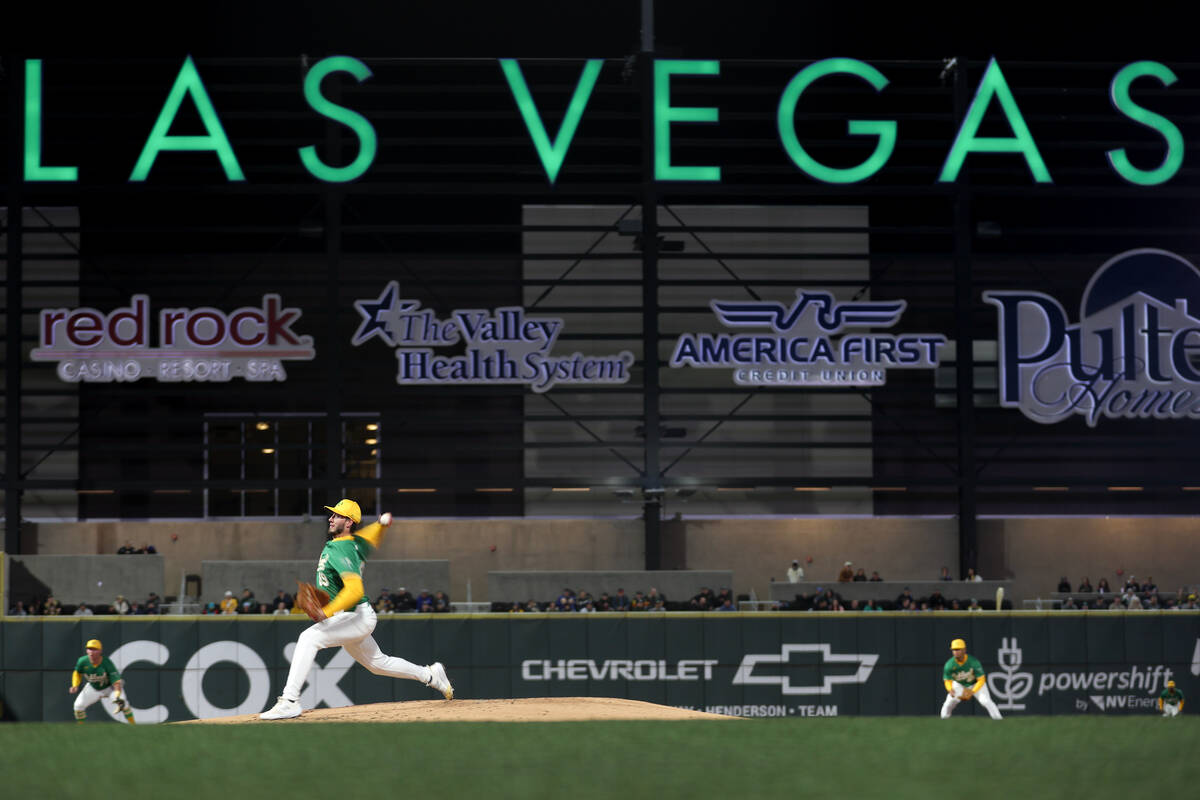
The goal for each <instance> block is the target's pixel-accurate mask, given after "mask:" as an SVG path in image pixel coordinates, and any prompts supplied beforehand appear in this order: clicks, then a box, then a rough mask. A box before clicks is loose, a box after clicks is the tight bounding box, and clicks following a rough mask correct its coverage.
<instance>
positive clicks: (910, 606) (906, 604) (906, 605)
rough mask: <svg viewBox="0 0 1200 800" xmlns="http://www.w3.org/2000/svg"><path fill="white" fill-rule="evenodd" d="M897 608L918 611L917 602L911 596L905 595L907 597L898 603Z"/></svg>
mask: <svg viewBox="0 0 1200 800" xmlns="http://www.w3.org/2000/svg"><path fill="white" fill-rule="evenodd" d="M896 610H897V611H916V610H917V604H916V603H915V602H913V599H912V598H911V597H905V598H902V599H901V600H900V602H899V603H896Z"/></svg>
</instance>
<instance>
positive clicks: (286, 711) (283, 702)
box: [258, 673, 445, 719]
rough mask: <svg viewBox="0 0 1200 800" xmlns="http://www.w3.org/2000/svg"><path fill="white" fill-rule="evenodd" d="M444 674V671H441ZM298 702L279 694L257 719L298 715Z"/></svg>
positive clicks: (286, 717)
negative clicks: (269, 707) (267, 709)
mask: <svg viewBox="0 0 1200 800" xmlns="http://www.w3.org/2000/svg"><path fill="white" fill-rule="evenodd" d="M443 674H445V673H443ZM301 710H302V709H301V708H300V702H299V701H298V700H288V699H287V698H286V697H283V696H280V698H279V700H277V701H276V702H275V706H274V707H273V708H272V709H271V710H270V711H264V712H262V713H261V714H259V715H258V718H259V719H292V718H294V717H298V716H300V712H301Z"/></svg>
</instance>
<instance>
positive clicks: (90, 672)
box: [71, 656, 121, 689]
mask: <svg viewBox="0 0 1200 800" xmlns="http://www.w3.org/2000/svg"><path fill="white" fill-rule="evenodd" d="M119 680H121V673H119V672H117V667H116V665H115V664H113V662H112V661H110V660H109V658H108V656H101V657H100V663H99V664H92V662H91V659H89V658H88V657H87V656H80V657H79V660H78V661H76V662H75V672H73V673H72V674H71V685H72V686H78V685H79V684H80V682H81V681H87V682H88V683H90V684H91V685H92V688H94V689H107V688H108V687H109V686H112V685H113V684H114V683H116V682H117V681H119Z"/></svg>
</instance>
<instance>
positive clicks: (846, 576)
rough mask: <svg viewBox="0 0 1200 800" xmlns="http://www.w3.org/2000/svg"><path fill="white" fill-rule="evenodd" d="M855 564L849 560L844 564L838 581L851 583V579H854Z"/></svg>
mask: <svg viewBox="0 0 1200 800" xmlns="http://www.w3.org/2000/svg"><path fill="white" fill-rule="evenodd" d="M853 564H854V562H852V561H847V562H846V563H845V564H843V565H842V571H841V572H839V573H838V576H837V579H838V583H850V581H852V580H854V569H853Z"/></svg>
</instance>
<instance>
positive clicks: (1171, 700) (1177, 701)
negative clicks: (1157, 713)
mask: <svg viewBox="0 0 1200 800" xmlns="http://www.w3.org/2000/svg"><path fill="white" fill-rule="evenodd" d="M1163 705H1168V706H1182V705H1183V692H1181V691H1179V690H1178V689H1163V690H1162V693H1161V694H1159V696H1158V707H1159V708H1162V707H1163Z"/></svg>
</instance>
